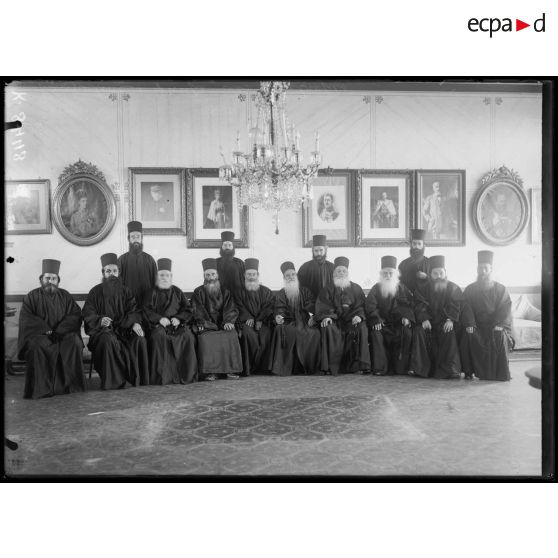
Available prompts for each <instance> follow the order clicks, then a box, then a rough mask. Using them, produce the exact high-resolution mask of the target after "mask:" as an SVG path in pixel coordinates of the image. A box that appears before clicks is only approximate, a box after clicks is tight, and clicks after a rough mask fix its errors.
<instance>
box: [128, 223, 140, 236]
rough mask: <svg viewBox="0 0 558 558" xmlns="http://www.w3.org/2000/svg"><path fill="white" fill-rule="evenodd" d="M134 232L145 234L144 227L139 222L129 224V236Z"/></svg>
mask: <svg viewBox="0 0 558 558" xmlns="http://www.w3.org/2000/svg"><path fill="white" fill-rule="evenodd" d="M133 232H140V233H143V225H142V224H141V223H140V222H139V221H130V222H129V223H128V234H130V233H133Z"/></svg>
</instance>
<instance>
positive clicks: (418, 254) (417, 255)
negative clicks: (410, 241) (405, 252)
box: [409, 248, 424, 260]
mask: <svg viewBox="0 0 558 558" xmlns="http://www.w3.org/2000/svg"><path fill="white" fill-rule="evenodd" d="M409 254H411V258H413V260H420V259H422V258H423V257H424V248H411V249H410V250H409Z"/></svg>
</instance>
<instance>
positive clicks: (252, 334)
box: [234, 258, 275, 376]
mask: <svg viewBox="0 0 558 558" xmlns="http://www.w3.org/2000/svg"><path fill="white" fill-rule="evenodd" d="M259 264H260V262H259V260H257V259H256V258H248V259H247V260H246V261H245V262H244V266H245V269H246V271H245V272H244V277H245V279H244V287H243V288H242V289H241V290H240V291H238V292H237V293H236V295H235V297H234V300H235V302H236V306H237V308H238V313H239V314H238V322H239V328H240V331H241V334H240V349H241V351H242V363H243V367H244V370H243V372H244V375H246V376H249V375H250V374H253V373H255V372H269V370H270V359H269V354H270V348H271V347H270V345H271V324H272V320H273V306H274V302H275V299H274V296H273V293H272V292H271V290H270V289H268V288H267V287H265V286H264V285H261V284H260V274H259V272H258V268H259Z"/></svg>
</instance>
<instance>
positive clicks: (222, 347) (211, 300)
mask: <svg viewBox="0 0 558 558" xmlns="http://www.w3.org/2000/svg"><path fill="white" fill-rule="evenodd" d="M202 266H203V277H204V282H203V285H201V286H199V287H198V288H197V289H196V290H195V291H194V296H193V297H192V305H193V307H194V331H195V332H196V333H197V334H198V335H197V337H198V371H199V374H200V379H204V380H208V381H211V382H212V381H215V380H216V379H217V376H218V375H226V376H227V378H229V379H231V380H237V379H238V378H239V374H240V373H241V372H242V355H241V352H240V344H239V342H238V333H237V332H236V329H235V327H234V324H235V322H236V321H237V319H238V309H237V307H236V305H235V303H234V300H233V297H232V295H231V293H230V292H229V291H228V290H226V289H223V288H222V287H221V283H220V282H219V275H218V274H217V262H216V261H215V259H213V258H206V259H205V260H203V261H202Z"/></svg>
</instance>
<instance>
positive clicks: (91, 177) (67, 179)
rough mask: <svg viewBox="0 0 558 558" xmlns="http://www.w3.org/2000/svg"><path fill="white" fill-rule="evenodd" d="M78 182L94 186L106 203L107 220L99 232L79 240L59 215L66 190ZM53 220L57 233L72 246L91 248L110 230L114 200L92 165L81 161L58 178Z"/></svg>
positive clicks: (114, 212)
mask: <svg viewBox="0 0 558 558" xmlns="http://www.w3.org/2000/svg"><path fill="white" fill-rule="evenodd" d="M79 180H85V181H88V182H89V183H91V184H92V185H93V186H96V187H97V188H98V189H99V190H100V191H101V193H102V194H103V196H104V197H105V200H106V202H107V218H106V221H105V223H104V224H103V226H102V227H101V229H100V230H99V232H98V233H97V234H95V235H93V236H91V237H90V238H81V237H79V236H77V235H75V234H73V233H72V232H70V231H69V230H68V229H67V227H66V225H65V224H64V221H63V220H62V216H61V214H60V204H61V202H62V199H63V197H64V194H65V193H66V192H67V190H68V189H69V188H70V186H72V184H74V182H77V181H79ZM52 205H53V218H54V224H55V225H56V228H57V229H58V232H59V233H60V234H61V235H62V236H63V237H64V238H65V239H66V240H68V241H70V242H71V243H72V244H77V245H78V246H91V245H93V244H97V243H98V242H101V240H103V239H104V238H105V237H106V236H107V235H108V234H109V233H110V231H111V230H112V228H113V226H114V223H115V222H116V200H115V198H114V193H113V191H112V190H111V188H110V187H109V186H108V185H107V182H106V180H105V176H104V174H103V173H102V172H101V171H100V170H99V169H98V168H97V167H96V166H95V165H93V164H92V163H85V162H84V161H82V160H81V159H80V160H78V161H77V162H76V163H73V164H71V165H68V166H67V167H66V168H65V169H64V170H63V171H62V173H61V174H60V176H59V177H58V188H57V190H56V192H55V194H54V200H53V204H52Z"/></svg>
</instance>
